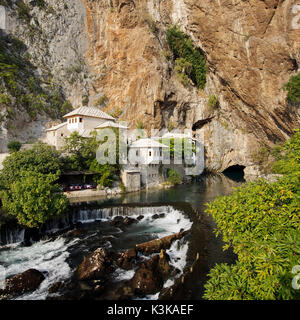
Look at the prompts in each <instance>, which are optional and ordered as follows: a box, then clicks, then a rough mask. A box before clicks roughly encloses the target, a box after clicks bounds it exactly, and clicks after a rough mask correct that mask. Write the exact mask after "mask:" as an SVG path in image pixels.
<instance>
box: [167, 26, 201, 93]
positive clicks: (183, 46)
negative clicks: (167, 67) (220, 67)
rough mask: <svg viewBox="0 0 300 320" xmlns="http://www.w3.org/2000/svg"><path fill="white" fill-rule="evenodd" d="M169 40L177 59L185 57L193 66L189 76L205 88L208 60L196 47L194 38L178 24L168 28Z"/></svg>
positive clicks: (198, 85) (196, 83) (199, 86)
mask: <svg viewBox="0 0 300 320" xmlns="http://www.w3.org/2000/svg"><path fill="white" fill-rule="evenodd" d="M167 42H168V44H169V47H170V49H171V50H172V52H173V56H174V59H175V61H176V60H177V59H184V61H185V62H186V63H190V64H191V66H192V68H191V72H190V74H189V78H190V79H191V80H192V81H193V83H194V84H195V85H196V86H197V87H198V88H201V89H203V88H204V87H205V84H206V71H207V68H206V62H205V57H204V54H203V53H202V52H201V51H200V50H199V49H198V48H196V47H194V45H193V42H192V40H191V39H190V38H189V37H188V36H187V35H185V34H184V33H183V32H182V31H181V30H180V28H179V27H178V26H173V27H171V28H169V29H168V30H167Z"/></svg>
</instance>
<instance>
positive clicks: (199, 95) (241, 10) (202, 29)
mask: <svg viewBox="0 0 300 320" xmlns="http://www.w3.org/2000/svg"><path fill="white" fill-rule="evenodd" d="M84 3H85V5H86V8H87V21H88V32H89V37H90V48H89V50H88V60H89V62H90V65H91V66H92V67H93V69H94V70H95V72H96V73H97V74H98V75H99V76H98V79H97V81H95V83H94V87H93V90H94V91H91V92H90V94H91V95H93V94H95V95H97V94H98V93H99V92H100V91H101V92H103V93H104V94H105V95H106V96H107V97H108V98H109V104H108V106H107V110H110V111H114V110H116V109H118V108H120V109H121V110H122V115H121V119H124V120H127V121H129V123H130V125H131V126H132V127H134V126H135V123H136V121H137V120H142V121H143V122H144V124H145V125H146V127H148V128H149V127H151V126H152V127H156V128H158V129H160V128H162V127H167V126H168V124H170V122H171V123H172V124H174V127H178V128H184V127H187V128H190V129H192V128H193V129H195V132H196V133H197V134H198V136H199V137H200V139H203V141H204V144H205V146H206V165H207V166H208V167H209V168H210V169H213V170H221V171H222V170H224V169H225V168H227V167H229V166H231V165H236V164H239V165H243V166H245V167H247V170H248V172H255V171H257V166H256V159H255V155H256V154H257V153H258V152H259V150H260V147H261V145H267V146H271V145H272V144H273V143H277V142H281V141H284V140H285V139H287V138H288V136H290V135H291V134H292V132H293V131H292V130H293V128H295V127H298V126H299V113H298V112H297V110H296V109H295V108H292V107H289V106H287V105H286V102H285V97H286V92H284V91H283V90H282V86H283V85H284V84H285V83H286V82H287V81H288V80H289V78H290V76H291V75H293V74H295V73H296V72H297V71H298V65H299V60H300V54H299V52H300V51H299V49H300V41H299V39H300V30H299V29H294V28H293V27H292V21H293V19H295V16H296V15H295V13H293V7H294V5H295V4H296V2H295V1H278V0H266V1H254V0H253V1H242V0H241V1H239V0H236V1H230V0H229V1H228V0H224V1H222V0H219V1H210V0H204V1H197V0H169V1H163V0H148V1H146V0H112V1H105V0H102V1H100V0H97V1H92V0H84ZM149 21H150V22H151V23H152V24H153V23H154V25H155V27H156V28H157V30H158V31H156V32H154V33H153V32H152V30H151V27H149ZM173 24H178V25H179V26H180V27H181V29H182V30H184V31H185V32H186V33H187V34H189V35H190V36H191V37H192V39H193V40H194V42H195V44H196V45H197V46H199V47H200V48H201V49H202V50H203V51H204V53H205V55H206V58H207V61H208V68H209V72H208V80H207V85H206V88H205V90H204V92H199V91H198V90H196V89H195V88H193V87H190V88H185V87H184V86H183V85H182V84H181V83H180V82H179V81H178V79H177V77H176V75H175V73H174V71H173V69H174V68H173V66H172V63H171V62H170V61H168V60H167V59H166V57H165V52H166V48H167V45H166V40H165V32H166V29H167V26H168V25H173ZM209 94H215V95H217V96H218V98H219V101H220V106H219V108H218V109H217V110H210V108H209V107H208V106H207V99H208V95H209Z"/></svg>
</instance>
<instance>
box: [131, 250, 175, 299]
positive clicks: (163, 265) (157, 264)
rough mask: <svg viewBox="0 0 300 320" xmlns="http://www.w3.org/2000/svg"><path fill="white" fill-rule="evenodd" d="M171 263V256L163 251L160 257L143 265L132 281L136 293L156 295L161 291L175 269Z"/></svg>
mask: <svg viewBox="0 0 300 320" xmlns="http://www.w3.org/2000/svg"><path fill="white" fill-rule="evenodd" d="M169 261H170V258H169V256H168V255H167V253H166V252H165V251H164V250H162V251H161V253H160V254H159V255H155V256H153V257H152V258H150V259H149V260H147V261H145V262H144V263H142V265H141V267H140V268H139V269H138V270H137V271H136V273H135V275H134V276H133V278H132V279H131V286H132V288H133V289H134V290H135V291H136V293H137V294H154V293H157V292H158V291H160V290H161V289H162V287H163V284H164V281H165V280H166V279H167V278H168V277H169V275H170V273H171V271H172V269H173V268H172V267H171V266H170V265H169Z"/></svg>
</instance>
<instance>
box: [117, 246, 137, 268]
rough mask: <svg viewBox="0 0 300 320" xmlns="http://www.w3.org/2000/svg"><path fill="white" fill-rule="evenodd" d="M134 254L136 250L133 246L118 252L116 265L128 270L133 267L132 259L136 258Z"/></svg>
mask: <svg viewBox="0 0 300 320" xmlns="http://www.w3.org/2000/svg"><path fill="white" fill-rule="evenodd" d="M136 256H137V252H136V250H135V249H134V248H133V249H128V250H126V251H125V252H123V253H121V254H120V257H119V258H118V259H117V265H118V266H119V267H120V268H122V269H124V270H130V269H132V267H133V261H134V259H136Z"/></svg>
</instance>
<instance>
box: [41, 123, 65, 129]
mask: <svg viewBox="0 0 300 320" xmlns="http://www.w3.org/2000/svg"><path fill="white" fill-rule="evenodd" d="M66 125H67V122H64V123H60V124H58V125H56V126H54V127H52V128H49V129H47V130H46V131H56V130H57V129H59V128H62V127H64V126H66Z"/></svg>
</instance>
